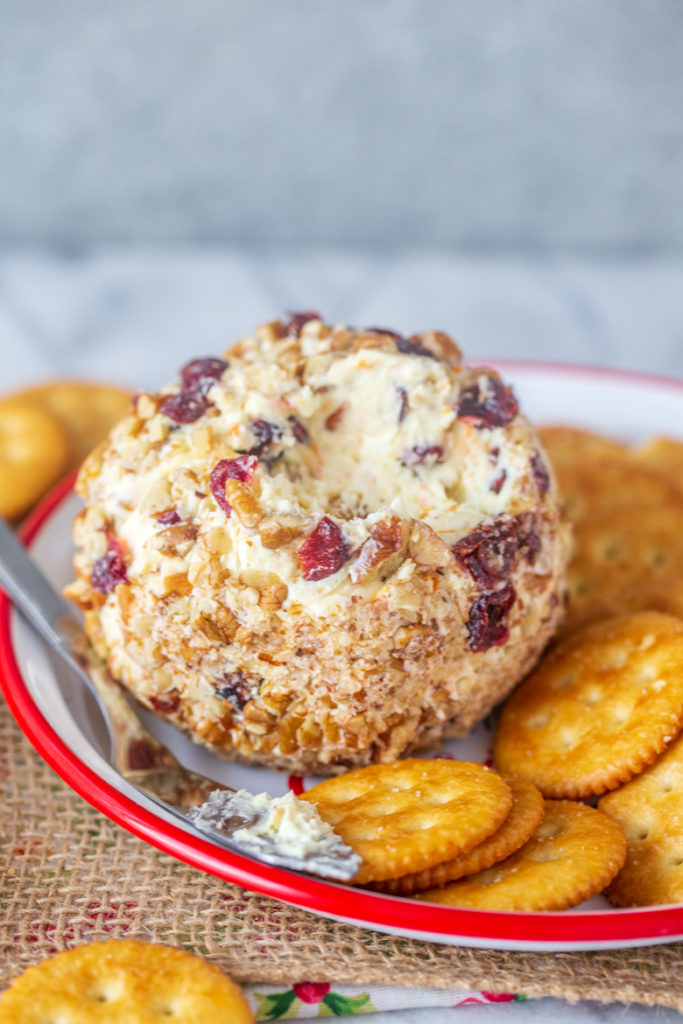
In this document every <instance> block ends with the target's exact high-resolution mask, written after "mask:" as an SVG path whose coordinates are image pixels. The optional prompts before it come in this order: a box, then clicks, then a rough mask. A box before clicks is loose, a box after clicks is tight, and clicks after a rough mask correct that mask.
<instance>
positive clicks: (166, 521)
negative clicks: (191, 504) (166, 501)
mask: <svg viewBox="0 0 683 1024" xmlns="http://www.w3.org/2000/svg"><path fill="white" fill-rule="evenodd" d="M156 521H157V522H158V523H161V525H162V526H175V524H176V523H179V522H180V516H179V514H178V510H177V509H175V508H169V509H168V511H167V512H160V513H159V515H158V516H157V517H156Z"/></svg>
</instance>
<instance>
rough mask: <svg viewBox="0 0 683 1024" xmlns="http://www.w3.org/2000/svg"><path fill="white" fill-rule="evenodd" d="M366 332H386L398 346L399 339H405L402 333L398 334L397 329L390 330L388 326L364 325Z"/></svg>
mask: <svg viewBox="0 0 683 1024" xmlns="http://www.w3.org/2000/svg"><path fill="white" fill-rule="evenodd" d="M365 333H366V334H386V335H387V337H388V338H393V339H394V341H395V342H396V345H397V346H398V343H399V341H406V339H405V338H404V337H403V335H402V334H398V332H397V331H390V330H389V328H388V327H366V328H365Z"/></svg>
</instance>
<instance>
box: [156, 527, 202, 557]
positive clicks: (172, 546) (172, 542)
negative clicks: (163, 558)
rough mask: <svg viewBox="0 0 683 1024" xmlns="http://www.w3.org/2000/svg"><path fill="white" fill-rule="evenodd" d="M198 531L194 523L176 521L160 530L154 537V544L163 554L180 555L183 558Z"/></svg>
mask: <svg viewBox="0 0 683 1024" xmlns="http://www.w3.org/2000/svg"><path fill="white" fill-rule="evenodd" d="M198 532H199V527H197V526H195V525H194V523H176V524H175V525H173V526H167V527H166V529H165V530H162V531H161V533H160V534H159V535H158V536H157V538H156V545H157V547H158V548H159V551H161V552H162V553H163V554H164V555H180V556H181V558H184V556H185V555H186V554H187V552H188V551H189V550H190V548H191V547H192V545H193V544H194V542H195V540H196V538H197V533H198Z"/></svg>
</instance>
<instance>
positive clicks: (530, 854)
mask: <svg viewBox="0 0 683 1024" xmlns="http://www.w3.org/2000/svg"><path fill="white" fill-rule="evenodd" d="M625 859H626V838H625V836H624V833H623V832H622V830H621V829H620V827H619V826H618V825H617V824H616V822H614V821H612V819H611V818H608V817H607V815H606V814H603V813H602V812H601V811H596V810H595V809H594V808H592V807H587V806H586V805H585V804H578V803H573V802H572V801H571V800H547V801H546V802H545V815H544V818H543V821H542V823H541V824H540V825H539V827H538V829H537V830H536V832H535V833H534V835H533V836H532V837H531V839H530V840H529V841H528V842H527V843H525V845H524V846H523V847H522V848H521V849H520V850H517V852H516V853H513V854H512V856H510V857H508V858H507V859H506V860H503V861H501V862H500V863H498V864H494V865H493V867H490V868H487V869H486V871H480V872H479V873H478V874H476V875H471V876H469V877H468V878H461V879H460V880H459V881H457V882H451V883H450V884H448V885H445V886H443V888H441V889H430V890H429V892H425V893H420V895H419V896H418V897H417V898H418V899H423V900H427V901H428V902H430V903H444V904H447V905H448V906H454V907H472V908H476V909H481V910H526V911H541V910H566V909H567V907H575V906H577V905H578V904H579V903H583V901H584V900H587V899H589V898H590V897H591V896H595V894H596V893H598V892H600V891H601V890H602V889H604V888H605V886H606V885H607V884H608V883H609V882H610V881H611V880H612V879H613V878H614V876H615V875H616V873H617V871H619V869H620V867H621V866H622V864H623V863H624V861H625Z"/></svg>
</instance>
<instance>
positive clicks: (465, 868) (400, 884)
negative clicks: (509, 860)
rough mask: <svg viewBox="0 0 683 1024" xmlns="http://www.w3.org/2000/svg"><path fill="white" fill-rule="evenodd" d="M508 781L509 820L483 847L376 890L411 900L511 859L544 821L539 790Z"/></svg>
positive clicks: (511, 780)
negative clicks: (429, 890)
mask: <svg viewBox="0 0 683 1024" xmlns="http://www.w3.org/2000/svg"><path fill="white" fill-rule="evenodd" d="M506 781H507V782H508V783H509V785H510V789H511V790H512V799H513V803H512V808H511V810H510V813H509V814H508V816H507V818H506V819H505V821H504V822H503V824H502V825H501V826H500V828H499V829H497V830H496V831H495V832H494V833H493V835H490V836H489V837H488V839H485V840H484V841H483V843H479V845H478V846H474V847H473V848H472V849H471V850H469V851H468V852H467V853H461V854H460V856H459V857H454V858H453V859H452V860H447V861H445V863H443V864H437V865H436V867H433V868H427V869H426V870H425V871H420V872H418V873H417V874H412V875H404V876H403V877H402V878H394V879H390V880H389V881H387V882H378V883H376V884H375V885H374V886H373V888H374V889H378V890H379V891H380V892H390V893H395V894H397V895H406V896H409V895H411V894H412V893H414V892H420V891H421V890H423V889H431V888H433V887H434V886H436V885H445V884H446V882H453V881H455V880H456V879H458V878H463V877H464V876H465V875H473V874H475V872H477V871H483V870H484V869H485V868H488V867H490V866H491V865H492V864H496V863H497V862H498V861H500V860H504V859H505V858H506V857H509V856H510V854H511V853H514V851H515V850H518V849H519V848H520V846H523V845H524V843H526V841H527V840H528V839H529V838H530V837H531V836H532V835H533V833H534V832H535V831H536V829H537V828H538V826H539V825H540V824H541V821H542V820H543V812H544V806H543V796H542V795H541V792H540V790H539V789H537V788H536V786H534V785H533V784H532V783H531V782H527V781H526V779H517V778H514V777H513V776H509V777H508V778H507V779H506Z"/></svg>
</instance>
